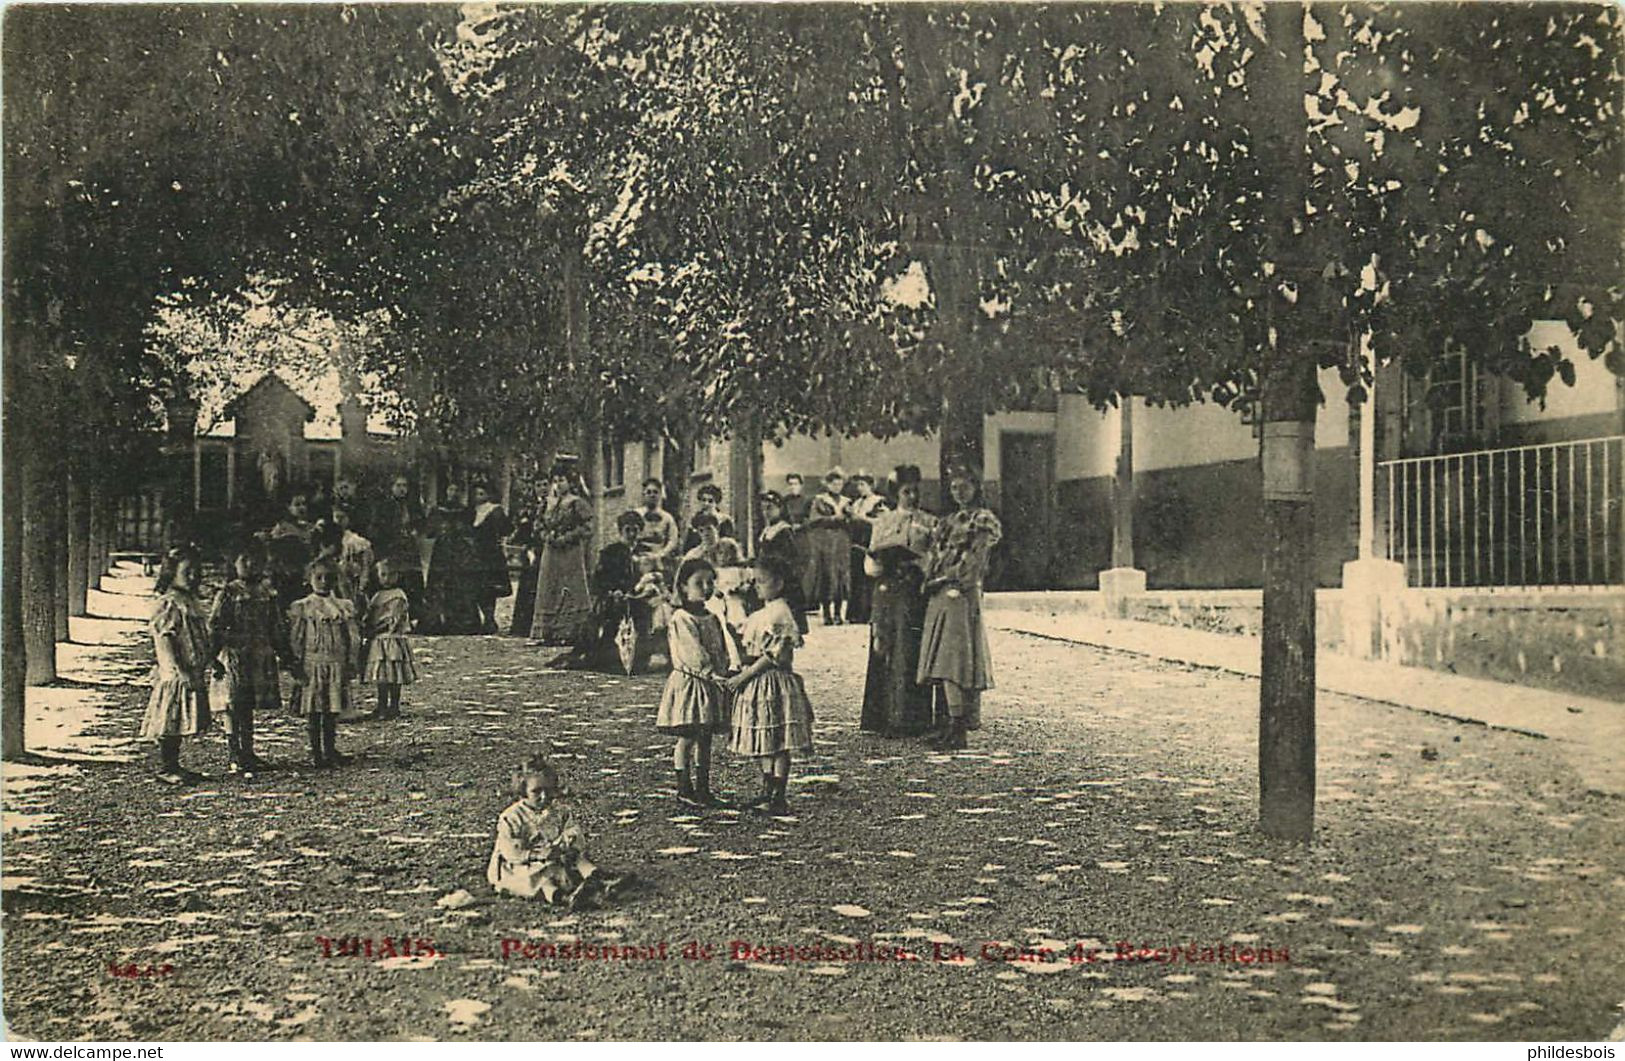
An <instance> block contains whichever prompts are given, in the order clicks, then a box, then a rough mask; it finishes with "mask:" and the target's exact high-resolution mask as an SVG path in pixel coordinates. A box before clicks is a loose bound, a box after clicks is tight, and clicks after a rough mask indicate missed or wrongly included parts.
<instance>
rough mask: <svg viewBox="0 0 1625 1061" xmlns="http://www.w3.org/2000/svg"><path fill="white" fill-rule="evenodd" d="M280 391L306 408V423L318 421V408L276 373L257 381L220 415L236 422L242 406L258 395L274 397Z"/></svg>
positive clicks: (226, 406) (230, 402)
mask: <svg viewBox="0 0 1625 1061" xmlns="http://www.w3.org/2000/svg"><path fill="white" fill-rule="evenodd" d="M278 391H281V392H283V393H285V394H288V395H291V396H292V397H293V399H294V401H296V402H298V403H299V404H300V405H302V406H304V407H305V421H306V422H307V423H308V422H310V421H312V420H315V419H316V407H315V406H314V405H312V404H310V402H308V401H306V400H305V399H304V398H303V397H302V396H301V395H300V394H299V392H298V391H296V390H294V389H293V388H292V387H290V386H288V384H287V383H286V382H285V381H284V380H283V379H282V377H281V376H279V375H277V374H276V373H275V372H267V373H266V374H265V375H263V376H261V377H260V378H259V379H258V380H256V381H255V382H254V385H253V386H252V387H249V388H248V389H247V390H245V391H243V392H242V393H241V394H239V395H237V397H235V398H233V399H232V400H231V401H229V402H227V403H226V405H225V408H223V409H222V410H220V415H221V417H222V418H223V419H224V418H229V419H232V420H235V419H236V418H237V410H238V409H239V408H241V406H242V404H243V403H244V402H246V401H248V400H249V399H250V398H251V397H254V396H256V395H266V396H270V395H274V394H275V393H276V392H278Z"/></svg>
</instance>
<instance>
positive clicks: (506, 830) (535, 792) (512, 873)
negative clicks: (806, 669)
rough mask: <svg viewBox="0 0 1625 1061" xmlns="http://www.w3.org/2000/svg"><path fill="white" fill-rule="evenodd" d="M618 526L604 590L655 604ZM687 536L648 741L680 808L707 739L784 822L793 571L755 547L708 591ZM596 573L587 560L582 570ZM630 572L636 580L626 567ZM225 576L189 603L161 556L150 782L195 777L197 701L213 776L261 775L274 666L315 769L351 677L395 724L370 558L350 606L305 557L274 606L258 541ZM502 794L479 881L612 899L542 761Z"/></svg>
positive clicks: (636, 523) (189, 586) (707, 578)
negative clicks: (187, 750) (744, 760)
mask: <svg viewBox="0 0 1625 1061" xmlns="http://www.w3.org/2000/svg"><path fill="white" fill-rule="evenodd" d="M629 516H631V517H632V518H630V519H627V520H625V521H624V522H623V526H622V527H621V530H622V538H623V541H622V542H621V545H622V546H623V547H624V549H625V551H626V553H627V555H626V556H625V557H622V558H620V559H619V560H617V559H616V557H615V556H614V555H612V556H611V557H610V558H609V560H608V561H607V562H608V563H609V564H612V565H617V566H622V567H630V568H633V569H634V570H632V571H630V572H628V571H621V572H620V578H619V581H620V582H629V583H630V584H629V586H627V587H626V588H624V589H618V590H615V591H613V592H614V593H615V594H617V595H618V596H619V598H620V600H621V603H622V604H623V605H624V604H626V603H628V602H630V601H631V600H644V601H646V602H651V603H652V602H654V601H658V600H664V598H665V595H664V590H663V584H662V582H661V581H660V580H659V577H658V569H657V568H654V567H653V566H652V565H649V564H646V563H645V564H639V563H638V561H637V560H635V559H634V558H633V556H632V547H633V545H634V543H635V540H636V536H637V532H638V530H639V529H641V527H640V525H641V518H640V517H637V516H636V515H635V514H629ZM694 524H695V526H694V528H693V529H694V530H695V531H696V532H697V533H698V535H699V541H698V542H697V543H696V544H695V546H694V547H693V548H691V549H690V550H689V551H688V553H687V554H686V555H685V558H684V559H683V561H682V563H681V564H680V565H679V567H678V569H677V575H676V578H675V580H674V581H675V585H676V590H677V601H676V602H675V605H674V606H673V607H672V610H671V612H670V614H669V616H667V617H665V623H664V625H665V627H666V642H667V648H668V654H669V657H670V660H671V668H672V669H671V673H670V675H669V677H668V678H667V680H666V684H665V688H664V690H663V691H662V694H661V698H660V703H659V707H658V709H657V711H656V719H655V722H656V726H657V728H658V729H659V730H660V731H661V732H663V733H665V734H668V735H670V736H672V737H674V738H675V746H674V748H673V756H672V761H673V765H674V767H675V769H676V775H677V797H678V799H679V800H680V801H682V802H683V803H685V804H687V805H689V806H693V807H696V808H714V807H719V806H724V805H725V804H724V802H723V800H722V799H720V798H719V796H718V794H717V793H716V792H715V791H713V789H712V785H711V759H712V755H711V752H712V742H713V740H714V739H715V738H716V737H717V736H718V735H725V737H726V739H727V741H728V747H729V750H731V751H732V752H734V753H735V754H737V755H741V756H745V757H748V758H750V759H752V760H753V761H754V762H755V763H756V765H757V767H758V769H759V771H760V773H761V778H762V788H761V792H760V794H759V795H758V796H757V797H756V798H754V799H752V800H750V801H748V805H749V806H750V807H752V808H756V809H759V810H762V811H763V812H764V813H767V814H770V815H782V814H787V813H789V809H790V808H789V803H788V800H787V798H786V788H787V785H788V783H789V773H790V764H791V760H792V758H793V757H801V756H806V755H809V754H811V752H812V724H813V711H812V705H811V703H810V702H809V701H808V699H807V693H806V689H805V687H804V686H803V684H802V681H801V678H800V677H799V676H798V675H797V674H796V673H795V670H794V658H795V650H796V649H797V648H798V647H800V645H801V633H802V631H801V628H800V627H798V624H797V616H796V615H795V614H793V612H792V610H791V608H790V606H789V605H788V603H787V602H786V600H785V591H786V588H787V587H789V586H791V585H792V584H794V582H795V580H796V572H795V571H794V570H793V569H792V568H791V567H790V566H789V565H787V564H786V563H785V562H784V561H783V560H782V559H781V558H779V557H778V556H775V555H773V554H772V553H766V554H764V555H762V556H761V557H760V558H759V559H758V560H757V561H756V563H755V565H754V569H753V570H752V571H751V572H750V574H749V577H748V578H740V579H738V581H737V582H735V583H733V584H732V587H731V589H730V592H729V593H728V594H726V595H719V593H718V569H717V566H716V565H715V564H714V563H712V561H711V560H710V559H708V558H707V557H708V554H711V553H714V551H715V549H716V547H717V545H718V543H719V539H718V537H717V533H716V532H717V529H718V528H717V527H716V526H715V523H714V522H711V523H707V521H706V520H705V519H696V520H695V521H694ZM735 559H737V557H735ZM605 565H606V560H605V558H604V557H602V556H601V557H600V568H603V567H604V566H605ZM730 566H734V567H737V566H738V565H730ZM640 567H641V568H645V570H641V571H639V570H636V569H637V568H640ZM233 569H234V570H233V576H234V577H232V578H231V579H230V580H229V581H227V582H226V584H225V585H224V586H222V587H221V589H220V590H219V592H218V593H217V594H216V596H215V598H214V600H213V604H212V607H210V608H207V609H206V608H205V607H204V605H203V604H202V602H201V601H200V599H199V591H200V588H201V586H200V579H201V574H202V567H201V563H200V561H199V558H198V556H197V554H196V553H195V552H192V551H190V550H186V549H175V550H172V551H171V552H170V553H168V554H167V555H166V556H165V558H164V562H163V566H162V568H161V569H160V571H159V574H158V583H157V587H156V588H157V591H158V594H159V601H158V604H157V607H156V608H155V610H154V614H153V618H152V622H151V632H152V637H153V645H154V650H155V654H156V657H157V674H156V680H155V681H154V684H153V689H152V694H151V696H150V698H149V700H148V705H147V711H146V715H145V717H144V719H143V722H142V726H141V734H142V736H143V737H146V738H149V739H153V740H155V741H156V742H157V744H158V748H159V755H160V767H159V773H158V777H159V780H161V781H163V782H165V783H167V784H175V785H179V784H186V783H193V782H196V781H198V780H201V779H202V777H201V775H199V774H197V773H196V772H194V771H192V770H189V769H187V768H185V767H183V766H182V765H181V762H180V748H181V740H182V738H184V737H188V736H195V735H198V734H201V733H203V732H205V731H207V730H208V729H209V728H210V726H211V722H212V715H211V700H212V701H213V702H215V703H218V704H221V705H223V706H224V709H225V710H224V719H223V721H224V728H225V731H226V734H227V742H228V748H229V752H230V765H229V767H228V769H229V770H230V772H231V773H233V774H236V775H239V776H242V777H244V778H245V779H251V778H252V777H253V776H254V774H255V773H256V772H257V771H259V770H262V769H264V768H265V765H266V764H265V763H264V761H263V760H262V759H260V758H259V757H258V755H257V754H256V753H255V750H254V713H255V711H256V710H265V709H274V708H277V707H279V706H281V704H282V692H281V671H282V670H283V669H286V670H287V671H288V672H289V673H290V674H291V675H292V678H293V681H294V683H295V686H296V688H295V690H294V692H293V695H292V696H291V698H290V707H291V708H292V710H293V711H294V712H295V713H297V714H298V715H300V716H302V717H304V718H305V719H306V720H307V726H308V733H309V740H310V755H311V762H312V764H313V765H315V766H317V767H329V766H338V765H342V764H344V763H346V762H348V761H349V757H348V756H345V755H343V754H342V753H340V752H339V751H338V749H337V748H336V746H335V734H336V724H337V722H338V721H339V720H340V719H346V718H354V717H358V713H357V712H355V711H354V709H353V707H352V696H351V686H352V684H353V682H354V681H355V680H357V679H358V678H359V679H360V680H363V681H365V682H367V683H368V684H371V685H374V686H376V688H377V706H376V710H375V711H374V713H373V716H372V717H374V718H383V719H388V718H396V717H399V714H400V695H401V687H402V686H403V685H405V684H409V683H411V682H412V681H414V680H416V678H417V676H418V674H417V668H416V665H415V663H414V660H413V656H412V649H411V645H410V643H409V642H408V640H407V636H406V635H407V632H408V630H409V629H410V626H411V620H410V615H409V605H408V602H407V597H406V594H405V593H404V592H403V591H402V589H401V588H400V586H399V572H398V571H397V570H395V565H394V564H393V563H392V562H391V561H390V560H388V559H385V560H382V561H379V562H377V563H376V565H375V574H376V578H377V584H378V585H379V586H380V587H381V588H380V589H379V590H378V591H377V592H376V593H374V594H372V596H371V597H370V599H369V600H368V601H367V603H366V606H365V609H364V610H362V609H358V608H357V606H356V604H355V603H354V602H353V601H352V600H350V599H348V598H347V597H346V596H344V595H342V594H341V593H339V592H336V587H337V585H338V583H339V580H340V575H341V571H340V569H339V565H338V564H337V563H336V562H335V560H334V559H333V558H331V557H329V556H323V555H318V556H317V558H316V559H315V560H313V561H312V562H311V563H310V565H309V567H308V569H307V571H306V582H307V585H308V587H309V589H310V592H309V593H308V594H307V595H304V596H302V597H300V598H299V599H297V600H295V601H293V603H292V604H291V605H290V606H289V607H288V608H287V609H286V611H285V612H284V611H283V610H282V609H281V608H280V607H279V605H278V596H277V593H276V591H275V588H274V587H273V586H272V585H271V583H270V580H269V579H268V578H267V577H266V574H265V570H266V555H265V550H264V547H263V546H262V545H260V544H258V543H257V542H256V543H252V544H250V545H248V546H246V547H244V548H243V549H241V550H239V551H238V553H237V555H236V557H235V560H234V565H233ZM595 581H598V579H596V578H595ZM747 585H748V586H749V587H750V591H751V592H752V593H753V595H754V596H755V598H756V600H754V601H752V603H753V604H755V603H757V601H759V606H758V607H755V608H754V610H750V611H749V613H748V614H745V611H746V609H745V607H744V604H743V601H742V600H735V601H734V603H733V605H731V606H730V605H729V604H727V603H723V604H722V606H721V607H719V601H722V602H726V601H727V600H728V598H729V597H736V598H737V597H740V596H741V595H742V594H743V592H744V588H745V587H746V586H747ZM606 599H613V598H611V597H609V596H607V595H606ZM725 620H726V621H725ZM735 620H737V622H735ZM730 626H732V627H734V629H733V630H730V629H729V627H730ZM211 679H212V680H213V683H214V685H215V686H216V690H215V694H214V696H213V697H211V690H210V684H211ZM513 794H514V797H515V802H514V803H513V804H512V805H511V806H509V807H508V808H507V809H506V810H505V811H503V813H502V815H501V817H500V818H499V820H498V823H497V830H496V832H497V836H496V844H495V849H494V850H493V852H492V856H491V861H490V865H489V867H488V871H487V876H488V879H489V880H490V882H491V884H492V886H493V887H495V888H496V889H498V890H499V891H503V892H506V893H509V894H513V895H519V896H524V897H526V898H540V899H542V900H544V901H547V902H558V903H565V904H568V905H570V906H571V907H572V908H573V907H575V906H576V905H578V904H580V903H581V902H583V901H586V900H588V899H592V898H605V897H608V896H609V895H610V894H611V893H613V891H614V890H615V888H616V887H617V886H618V885H619V884H620V882H621V880H622V878H619V877H615V876H612V875H607V874H604V873H603V872H602V871H600V870H599V868H598V867H597V866H595V865H594V864H593V863H592V861H591V860H590V859H589V858H588V856H587V853H586V849H585V840H584V838H583V836H582V833H581V830H580V829H579V827H578V826H577V825H576V824H575V822H574V820H573V819H572V818H571V816H570V814H569V811H568V808H567V805H566V804H565V803H563V802H561V801H562V799H563V792H562V790H561V788H560V785H559V779H558V774H557V771H556V770H555V769H554V768H553V767H552V766H551V765H550V764H548V763H547V762H545V760H542V759H531V760H527V761H526V762H525V763H523V764H522V765H521V767H520V768H519V769H518V770H517V771H516V773H515V776H514V778H513Z"/></svg>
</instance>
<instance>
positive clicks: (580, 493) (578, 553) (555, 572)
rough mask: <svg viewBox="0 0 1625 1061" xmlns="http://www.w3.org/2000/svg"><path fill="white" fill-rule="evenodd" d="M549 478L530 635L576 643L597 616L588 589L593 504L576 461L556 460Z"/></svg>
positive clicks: (540, 528) (539, 531)
mask: <svg viewBox="0 0 1625 1061" xmlns="http://www.w3.org/2000/svg"><path fill="white" fill-rule="evenodd" d="M550 478H551V480H552V485H551V487H550V489H549V491H548V496H547V507H546V508H544V509H543V510H542V518H541V520H540V521H538V525H537V534H538V536H539V537H540V538H541V541H542V558H541V561H540V562H539V563H538V564H537V569H536V617H535V619H534V621H532V623H531V627H530V636H531V638H532V639H534V640H536V641H541V642H543V643H544V644H553V645H574V644H575V643H576V639H577V638H578V637H580V636H581V628H582V627H583V626H585V625H586V624H587V622H588V621H589V620H591V618H592V595H591V593H590V592H589V591H588V589H587V543H588V542H589V541H591V540H592V505H591V504H590V503H589V502H588V501H587V498H586V490H585V488H584V487H583V486H582V485H581V483H580V482H579V477H578V476H577V474H576V471H575V465H574V463H573V462H570V461H565V460H562V459H561V460H559V461H557V462H555V464H554V465H553V471H552V474H551V476H550Z"/></svg>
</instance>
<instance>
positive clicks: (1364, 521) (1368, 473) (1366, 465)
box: [1359, 372, 1377, 560]
mask: <svg viewBox="0 0 1625 1061" xmlns="http://www.w3.org/2000/svg"><path fill="white" fill-rule="evenodd" d="M1359 556H1360V559H1361V560H1375V559H1376V558H1377V374H1376V372H1372V373H1371V384H1370V386H1368V387H1367V388H1366V392H1365V403H1364V404H1363V405H1361V406H1360V545H1359Z"/></svg>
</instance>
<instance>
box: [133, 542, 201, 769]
mask: <svg viewBox="0 0 1625 1061" xmlns="http://www.w3.org/2000/svg"><path fill="white" fill-rule="evenodd" d="M201 567H202V564H200V563H199V561H198V557H197V554H196V553H193V552H191V551H190V550H187V549H171V550H170V551H169V552H168V553H166V554H164V562H163V565H162V566H161V567H160V568H159V569H158V584H157V585H156V586H155V587H154V588H155V589H156V590H157V591H158V593H159V597H158V606H157V607H156V608H154V609H153V613H152V621H151V623H150V624H149V627H150V629H151V631H152V647H153V652H154V654H155V655H156V656H157V657H158V668H157V672H156V673H155V674H154V676H153V682H152V695H151V696H149V697H148V698H147V713H146V715H145V716H143V717H142V719H141V736H142V737H143V738H146V739H148V740H155V741H157V742H158V759H159V767H158V780H160V781H162V782H163V783H164V784H166V785H180V784H187V783H190V782H195V781H200V780H202V777H203V775H202V774H199V773H197V772H196V771H194V770H188V769H186V768H185V767H183V766H181V738H182V737H195V736H197V735H198V734H200V733H202V732H204V731H205V730H207V729H208V728H209V681H208V668H209V660H210V659H211V658H213V656H214V642H213V639H212V638H211V636H210V634H209V617H208V616H207V615H205V614H204V612H203V607H202V605H200V604H199V603H198V600H197V597H196V596H194V593H195V592H196V589H197V580H198V577H199V575H200V568H201Z"/></svg>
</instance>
